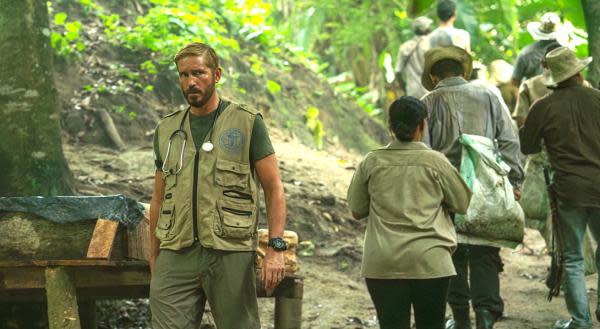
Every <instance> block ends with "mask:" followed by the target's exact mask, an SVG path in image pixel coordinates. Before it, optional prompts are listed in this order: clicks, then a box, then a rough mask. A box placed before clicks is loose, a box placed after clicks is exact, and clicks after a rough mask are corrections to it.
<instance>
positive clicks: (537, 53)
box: [512, 13, 561, 88]
mask: <svg viewBox="0 0 600 329" xmlns="http://www.w3.org/2000/svg"><path fill="white" fill-rule="evenodd" d="M527 31H528V32H529V34H531V36H532V37H533V39H534V40H536V41H535V42H534V43H532V44H530V45H529V46H527V47H525V48H523V50H521V53H519V56H518V57H517V63H516V64H515V70H514V71H513V75H512V80H513V84H514V85H515V87H517V88H518V87H519V86H520V85H521V81H523V80H524V79H529V78H531V77H534V76H536V75H539V74H542V72H543V70H542V67H541V66H540V62H541V61H542V59H543V58H544V55H545V54H546V49H548V47H550V46H551V45H553V44H558V41H556V40H557V39H558V38H559V36H560V33H561V31H560V17H558V15H556V14H554V13H546V14H544V15H543V16H542V18H541V20H540V21H539V22H531V23H529V24H527Z"/></svg>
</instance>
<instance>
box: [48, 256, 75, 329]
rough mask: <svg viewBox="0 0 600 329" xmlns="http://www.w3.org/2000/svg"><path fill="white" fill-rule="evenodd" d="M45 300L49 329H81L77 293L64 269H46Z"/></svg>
mask: <svg viewBox="0 0 600 329" xmlns="http://www.w3.org/2000/svg"><path fill="white" fill-rule="evenodd" d="M46 298H47V300H48V324H49V328H50V329H81V323H80V321H79V310H78V307H77V291H76V290H75V284H74V283H73V280H72V279H71V277H70V276H69V273H68V272H67V270H66V269H65V268H63V267H47V268H46Z"/></svg>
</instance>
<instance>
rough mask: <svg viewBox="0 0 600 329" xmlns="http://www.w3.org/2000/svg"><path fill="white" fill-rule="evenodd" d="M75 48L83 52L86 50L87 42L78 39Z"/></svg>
mask: <svg viewBox="0 0 600 329" xmlns="http://www.w3.org/2000/svg"><path fill="white" fill-rule="evenodd" d="M75 49H77V51H78V52H82V51H84V50H85V44H84V43H83V42H81V41H77V43H76V44H75Z"/></svg>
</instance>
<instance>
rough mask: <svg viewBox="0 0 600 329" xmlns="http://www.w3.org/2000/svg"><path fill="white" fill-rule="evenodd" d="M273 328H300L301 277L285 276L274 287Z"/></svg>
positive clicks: (302, 293) (302, 286) (302, 282)
mask: <svg viewBox="0 0 600 329" xmlns="http://www.w3.org/2000/svg"><path fill="white" fill-rule="evenodd" d="M274 295H275V329H300V328H301V326H302V297H303V295H304V281H303V279H302V278H301V277H297V276H290V277H286V278H285V279H284V281H283V282H281V283H280V284H279V286H278V287H277V288H276V289H275V294H274Z"/></svg>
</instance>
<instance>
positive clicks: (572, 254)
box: [520, 47, 600, 329]
mask: <svg viewBox="0 0 600 329" xmlns="http://www.w3.org/2000/svg"><path fill="white" fill-rule="evenodd" d="M591 61H592V59H591V58H589V57H588V58H585V59H578V58H577V57H576V56H575V53H573V51H571V50H569V49H568V48H565V47H560V48H557V49H555V50H553V51H551V52H549V53H548V54H547V55H546V64H547V66H548V70H547V71H546V72H545V73H544V83H545V84H546V86H548V87H550V88H552V89H553V92H552V93H550V94H549V95H546V96H544V97H542V98H541V99H539V100H538V101H537V102H535V103H534V104H533V105H532V107H531V110H530V112H529V115H528V116H527V119H526V120H525V124H524V125H523V128H521V131H520V137H521V151H522V152H523V153H524V154H533V153H538V152H540V151H541V150H542V142H543V144H544V145H545V147H546V150H547V152H548V156H549V159H550V165H551V167H552V170H553V172H554V177H553V183H552V190H553V192H554V193H555V195H556V199H557V210H558V220H559V221H560V230H561V232H560V233H561V237H562V238H563V241H562V243H561V244H562V245H561V249H562V255H563V258H564V265H565V266H564V278H565V280H564V291H565V303H566V304H567V309H568V311H569V314H570V315H571V319H570V320H568V321H560V320H559V321H557V322H556V323H555V325H554V328H556V329H565V328H569V329H589V328H592V319H591V315H590V310H589V305H588V298H587V293H586V287H585V278H584V266H583V260H584V257H583V241H584V237H585V230H586V227H588V226H589V229H590V231H591V233H592V235H593V236H594V238H595V239H596V240H597V241H598V239H600V178H599V177H600V91H598V90H596V89H593V88H586V87H584V86H582V83H583V78H582V76H581V71H583V69H585V68H586V66H587V65H588V64H589V63H590V62H591ZM596 255H599V254H598V250H596ZM598 265H600V257H598V256H596V266H598ZM596 318H597V319H598V320H600V308H597V309H596Z"/></svg>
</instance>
